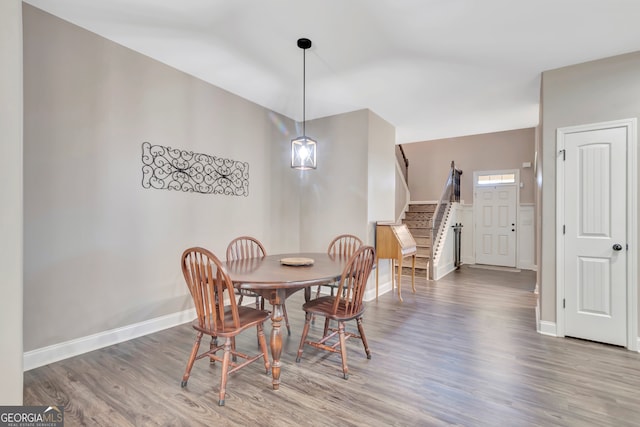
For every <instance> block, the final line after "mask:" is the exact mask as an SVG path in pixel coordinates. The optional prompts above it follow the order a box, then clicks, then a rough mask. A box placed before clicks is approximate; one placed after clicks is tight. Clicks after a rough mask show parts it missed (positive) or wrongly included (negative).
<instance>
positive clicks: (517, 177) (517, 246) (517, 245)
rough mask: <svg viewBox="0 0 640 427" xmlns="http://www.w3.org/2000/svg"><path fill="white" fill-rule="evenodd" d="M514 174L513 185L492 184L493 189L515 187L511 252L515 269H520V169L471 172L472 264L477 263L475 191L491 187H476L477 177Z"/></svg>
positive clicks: (477, 212) (477, 213)
mask: <svg viewBox="0 0 640 427" xmlns="http://www.w3.org/2000/svg"><path fill="white" fill-rule="evenodd" d="M510 173H512V174H514V175H515V182H514V183H513V184H492V185H493V186H495V187H500V186H507V185H515V187H516V206H515V208H514V213H515V216H516V231H515V233H516V241H515V247H514V248H513V250H514V251H515V255H514V257H515V263H514V265H515V268H520V262H519V259H520V256H519V252H520V169H498V170H481V171H473V242H474V243H473V260H474V261H473V262H474V264H475V263H477V262H478V257H477V253H476V245H477V243H478V235H477V234H476V233H477V232H478V227H477V221H478V215H479V211H478V204H477V203H476V189H477V188H483V187H490V186H491V185H478V177H479V176H480V175H501V174H510Z"/></svg>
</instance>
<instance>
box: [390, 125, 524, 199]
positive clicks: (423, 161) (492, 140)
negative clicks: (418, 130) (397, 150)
mask: <svg viewBox="0 0 640 427" xmlns="http://www.w3.org/2000/svg"><path fill="white" fill-rule="evenodd" d="M402 147H403V148H404V151H405V153H406V155H407V158H408V159H409V190H410V191H411V200H413V201H433V200H438V199H439V198H440V195H441V194H442V189H443V187H444V184H445V182H446V178H447V174H448V173H449V169H450V167H451V161H452V160H453V161H455V163H456V167H457V168H458V169H461V170H462V171H463V174H462V177H461V182H460V186H461V189H460V190H461V191H460V197H461V199H462V200H463V201H464V202H465V203H473V172H474V171H483V170H499V169H519V170H520V181H521V182H522V183H523V185H524V186H523V187H521V188H520V203H534V201H535V200H534V176H533V174H534V173H533V162H534V149H535V128H528V129H517V130H511V131H504V132H494V133H487V134H481V135H471V136H463V137H458V138H447V139H438V140H434V141H425V142H417V143H412V144H403V145H402ZM524 162H530V163H531V165H532V167H529V168H523V167H522V164H523V163H524Z"/></svg>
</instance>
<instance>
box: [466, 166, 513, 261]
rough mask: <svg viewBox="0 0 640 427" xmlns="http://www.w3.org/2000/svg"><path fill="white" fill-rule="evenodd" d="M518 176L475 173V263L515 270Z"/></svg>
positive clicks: (509, 171) (506, 171)
mask: <svg viewBox="0 0 640 427" xmlns="http://www.w3.org/2000/svg"><path fill="white" fill-rule="evenodd" d="M519 172H520V171H518V170H517V169H513V170H504V171H481V172H479V171H477V172H474V176H473V182H474V189H473V194H474V196H473V215H474V223H475V227H474V230H475V231H474V242H475V262H476V263H477V264H488V265H495V266H502V267H515V266H516V242H517V229H518V227H517V214H516V212H517V206H518V183H519V182H520V179H519Z"/></svg>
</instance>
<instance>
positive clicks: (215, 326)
mask: <svg viewBox="0 0 640 427" xmlns="http://www.w3.org/2000/svg"><path fill="white" fill-rule="evenodd" d="M181 264H182V274H183V275H184V280H185V281H186V282H187V287H188V288H189V292H190V293H191V297H192V298H193V303H194V305H195V307H196V313H197V316H198V317H197V318H196V319H195V320H194V321H193V323H192V326H193V329H195V330H196V331H197V334H196V340H195V342H194V343H193V348H192V349H191V355H190V356H189V361H188V362H187V368H186V370H185V372H184V375H183V376H182V383H181V386H182V387H186V386H187V381H189V376H190V375H191V368H193V363H194V362H195V361H196V360H198V359H201V358H203V357H208V358H209V359H210V360H211V361H212V362H213V361H218V362H222V374H221V378H220V397H219V399H218V405H220V406H223V405H224V398H225V392H226V387H227V378H228V376H229V375H230V374H232V373H234V372H236V371H237V370H239V369H241V368H243V367H245V366H247V365H248V364H250V363H252V362H254V361H256V360H258V359H260V358H262V359H263V360H264V367H265V370H266V372H267V373H268V372H269V367H270V365H269V356H268V354H267V341H266V339H265V337H264V326H263V325H264V321H265V320H267V319H268V318H269V316H270V314H269V312H267V311H264V310H258V309H256V308H252V307H243V306H240V305H239V304H237V303H236V294H235V292H234V287H233V283H232V282H231V279H230V278H229V275H228V274H227V272H226V271H225V269H224V266H223V265H222V263H221V262H220V260H219V259H218V258H217V257H216V256H215V255H214V254H212V253H211V252H210V251H208V250H206V249H204V248H198V247H193V248H189V249H187V250H185V251H184V253H183V254H182V262H181ZM252 327H256V328H257V330H258V341H259V344H260V350H261V352H260V353H258V354H257V355H254V356H250V355H247V354H244V353H240V352H238V351H236V349H235V337H236V336H237V335H238V334H240V333H241V332H242V331H245V330H247V329H249V328H252ZM205 334H206V335H209V336H211V338H212V340H211V344H210V347H209V350H208V351H205V352H203V353H202V354H198V350H199V348H200V342H201V340H202V336H203V335H205ZM218 338H223V339H224V344H222V345H218ZM221 350H222V351H223V355H222V357H220V356H218V354H217V353H218V352H219V351H221ZM238 357H239V358H241V359H244V361H243V362H241V363H237V360H238V359H237V358H238Z"/></svg>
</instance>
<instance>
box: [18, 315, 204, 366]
mask: <svg viewBox="0 0 640 427" xmlns="http://www.w3.org/2000/svg"><path fill="white" fill-rule="evenodd" d="M195 318H196V310H195V308H192V309H189V310H184V311H180V312H178V313H172V314H167V315H166V316H161V317H156V318H155V319H149V320H145V321H143V322H139V323H134V324H132V325H128V326H123V327H121V328H116V329H111V330H109V331H104V332H99V333H97V334H93V335H89V336H86V337H82V338H76V339H73V340H70V341H66V342H62V343H59V344H54V345H50V346H47V347H43V348H38V349H36V350H31V351H27V352H25V353H24V359H23V360H24V362H23V363H24V370H25V371H28V370H30V369H34V368H38V367H40V366H44V365H47V364H49V363H54V362H57V361H60V360H63V359H67V358H69V357H73V356H77V355H79V354H83V353H87V352H89V351H93V350H97V349H99V348H103V347H108V346H110V345H114V344H118V343H121V342H124V341H128V340H130V339H134V338H138V337H141V336H143V335H148V334H151V333H154V332H158V331H162V330H164V329H168V328H172V327H174V326H178V325H182V324H183V323H187V322H190V321H192V320H193V319H195Z"/></svg>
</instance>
